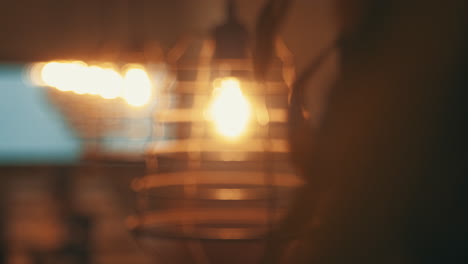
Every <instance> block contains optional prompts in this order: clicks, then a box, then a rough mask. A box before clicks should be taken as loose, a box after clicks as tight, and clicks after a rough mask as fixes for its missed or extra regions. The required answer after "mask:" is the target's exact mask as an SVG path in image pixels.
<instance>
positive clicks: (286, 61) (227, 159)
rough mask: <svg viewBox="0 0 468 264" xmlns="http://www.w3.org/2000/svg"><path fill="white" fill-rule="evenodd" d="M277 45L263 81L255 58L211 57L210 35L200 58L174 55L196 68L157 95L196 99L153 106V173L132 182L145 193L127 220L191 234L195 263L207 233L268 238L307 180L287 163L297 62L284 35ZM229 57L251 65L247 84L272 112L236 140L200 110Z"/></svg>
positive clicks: (145, 233) (180, 236)
mask: <svg viewBox="0 0 468 264" xmlns="http://www.w3.org/2000/svg"><path fill="white" fill-rule="evenodd" d="M276 46H277V50H276V53H277V54H278V58H279V59H278V61H276V65H277V66H276V67H275V69H277V71H276V72H275V73H272V75H274V76H278V73H279V76H280V78H279V80H278V79H277V80H271V81H268V82H265V83H263V84H261V85H259V84H258V83H256V82H255V79H254V77H253V65H252V62H251V60H250V61H249V60H222V61H221V60H213V59H212V54H213V49H214V47H213V45H212V42H210V41H204V42H203V45H202V47H201V50H200V52H199V53H200V57H199V58H198V63H194V61H193V60H184V59H181V58H182V57H183V56H181V55H178V56H176V57H177V60H175V63H174V64H173V71H174V72H178V71H190V70H192V71H195V72H196V77H195V79H194V80H191V81H179V82H177V83H175V85H174V86H173V87H168V88H167V90H165V91H164V90H163V91H161V94H160V95H159V96H160V98H169V99H170V98H171V96H174V95H176V96H180V97H183V96H184V95H189V96H191V98H192V99H191V100H190V101H191V103H190V104H189V106H188V108H181V106H180V105H178V106H177V105H176V107H175V108H171V107H173V106H174V101H177V100H172V101H173V102H171V100H161V102H160V104H159V106H158V110H156V113H155V120H156V124H155V125H156V127H157V128H156V131H158V132H159V137H157V138H155V140H154V141H153V143H152V144H150V145H149V147H148V151H147V168H148V173H147V175H145V176H144V177H141V178H137V179H135V180H134V182H133V184H132V188H133V189H134V190H135V191H136V192H137V194H138V196H139V197H140V199H139V208H138V214H137V216H136V217H134V218H132V219H133V220H132V223H131V225H130V227H131V229H132V230H133V232H134V233H135V234H136V235H137V237H138V236H139V237H146V238H148V237H150V238H152V239H154V240H161V239H166V240H173V241H174V240H175V241H186V242H187V243H188V247H189V248H192V252H193V253H194V254H193V255H194V257H195V258H196V259H198V261H197V263H206V261H207V256H206V252H204V251H203V250H202V249H203V241H213V240H216V241H264V240H265V238H266V236H267V234H268V230H271V229H272V228H273V226H274V224H275V223H276V222H277V221H278V219H279V218H280V217H281V215H284V213H285V210H284V209H285V206H286V204H287V197H289V196H290V193H291V192H292V191H293V190H294V189H295V188H297V187H298V186H300V185H301V184H302V183H301V181H300V180H299V178H298V177H297V176H296V175H295V173H294V172H293V171H292V169H291V167H290V166H289V159H288V152H289V148H288V144H287V141H286V140H287V138H286V133H285V129H284V126H285V124H286V121H287V119H286V117H287V115H286V109H287V105H288V95H289V92H290V88H289V85H290V84H291V83H292V79H293V78H294V68H293V65H292V58H291V55H290V52H289V51H288V50H287V48H286V47H285V45H284V43H283V42H282V41H281V40H280V39H279V40H277V45H276ZM226 65H229V66H228V67H229V71H230V72H231V73H235V72H239V71H243V72H248V74H247V76H244V80H245V81H244V82H243V85H245V86H243V88H244V89H243V91H245V92H246V93H247V94H249V96H251V97H250V98H251V99H252V98H256V99H255V100H254V101H255V102H257V103H259V104H260V106H261V107H259V109H263V110H265V109H266V111H267V112H266V114H267V118H269V124H268V125H266V126H262V125H258V124H252V125H254V126H255V128H254V129H252V130H255V129H258V130H257V131H254V132H253V133H251V134H249V137H250V138H249V137H247V139H245V140H243V141H242V140H241V141H240V142H238V143H237V144H236V143H229V142H228V143H226V142H224V141H223V140H220V139H219V138H217V137H216V136H215V135H214V134H213V133H212V132H211V129H210V126H209V122H207V121H206V120H204V118H203V113H202V112H203V111H202V110H203V108H204V107H205V106H206V105H207V104H208V102H209V99H210V94H211V83H212V80H213V78H214V77H213V76H215V75H216V74H215V73H219V72H220V71H219V69H220V68H221V69H224V70H225V68H226ZM229 71H228V72H229ZM269 96H270V97H271V96H277V97H278V98H283V100H281V102H282V103H280V104H281V107H278V108H271V105H274V104H275V103H274V102H273V101H274V100H273V101H271V100H270V101H269V100H268V98H269ZM182 101H183V100H182ZM277 104H278V103H277ZM186 107H187V106H186ZM183 124H186V126H187V129H185V130H184V129H182V130H180V129H179V130H172V131H168V126H170V125H174V126H175V127H177V126H179V128H180V126H182V125H183ZM275 125H276V128H275ZM278 127H280V128H279V130H278ZM272 129H273V130H272ZM278 131H280V132H278ZM168 208H172V209H173V210H168ZM200 250H201V251H200ZM195 255H196V256H195Z"/></svg>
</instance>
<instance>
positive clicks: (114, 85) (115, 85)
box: [100, 69, 123, 99]
mask: <svg viewBox="0 0 468 264" xmlns="http://www.w3.org/2000/svg"><path fill="white" fill-rule="evenodd" d="M103 76H104V83H103V86H102V88H101V89H100V92H101V93H100V95H101V96H102V98H104V99H115V98H117V97H119V96H120V95H121V94H122V89H123V79H122V76H120V74H119V73H118V72H116V71H115V70H113V69H103Z"/></svg>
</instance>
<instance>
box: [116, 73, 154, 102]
mask: <svg viewBox="0 0 468 264" xmlns="http://www.w3.org/2000/svg"><path fill="white" fill-rule="evenodd" d="M123 85H124V86H123V93H122V97H123V98H124V99H125V101H127V103H128V104H129V105H131V106H135V107H141V106H144V105H145V104H147V103H148V102H149V101H150V99H151V81H150V79H149V76H148V74H147V73H146V71H145V70H144V69H143V68H142V67H131V68H129V69H128V70H127V71H126V72H125V75H124V77H123Z"/></svg>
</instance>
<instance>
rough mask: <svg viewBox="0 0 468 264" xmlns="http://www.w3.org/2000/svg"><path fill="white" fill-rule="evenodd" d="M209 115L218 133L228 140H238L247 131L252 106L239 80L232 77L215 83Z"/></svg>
mask: <svg viewBox="0 0 468 264" xmlns="http://www.w3.org/2000/svg"><path fill="white" fill-rule="evenodd" d="M208 115H209V117H210V119H211V120H213V122H214V124H215V126H216V129H217V131H218V132H219V133H220V134H221V135H223V136H226V137H228V138H236V137H238V136H240V135H241V134H242V133H243V132H244V131H245V130H246V127H247V123H248V122H249V120H250V115H251V106H250V104H249V102H248V100H247V99H246V98H245V96H244V95H243V94H242V90H241V87H240V82H239V80H237V79H236V78H232V77H230V78H223V79H220V80H216V81H215V89H214V91H213V100H212V103H211V105H210V106H209V108H208Z"/></svg>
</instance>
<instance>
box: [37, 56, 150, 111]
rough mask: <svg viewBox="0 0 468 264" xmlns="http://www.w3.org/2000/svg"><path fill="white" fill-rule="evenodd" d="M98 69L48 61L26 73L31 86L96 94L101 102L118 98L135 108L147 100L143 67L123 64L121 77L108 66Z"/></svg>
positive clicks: (148, 85) (83, 65)
mask: <svg viewBox="0 0 468 264" xmlns="http://www.w3.org/2000/svg"><path fill="white" fill-rule="evenodd" d="M101 66H102V67H101ZM101 66H97V65H93V66H88V65H87V64H86V63H84V62H81V61H72V62H63V61H51V62H47V63H36V64H34V65H32V66H31V70H30V73H29V74H30V79H31V81H32V82H33V83H34V84H36V85H40V86H50V87H54V88H56V89H58V90H60V91H63V92H66V91H71V92H74V93H76V94H91V95H99V96H101V97H102V98H104V99H115V98H118V97H122V98H123V99H125V101H126V102H127V103H128V104H129V105H131V106H135V107H141V106H144V105H146V104H147V103H148V102H149V101H150V99H151V96H152V85H151V81H150V78H149V76H148V73H147V72H146V70H145V68H144V67H143V66H141V65H137V64H135V65H133V64H132V65H126V66H125V70H124V76H123V77H122V75H120V73H119V72H118V71H116V70H115V69H114V67H113V66H112V65H109V64H106V65H101Z"/></svg>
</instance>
